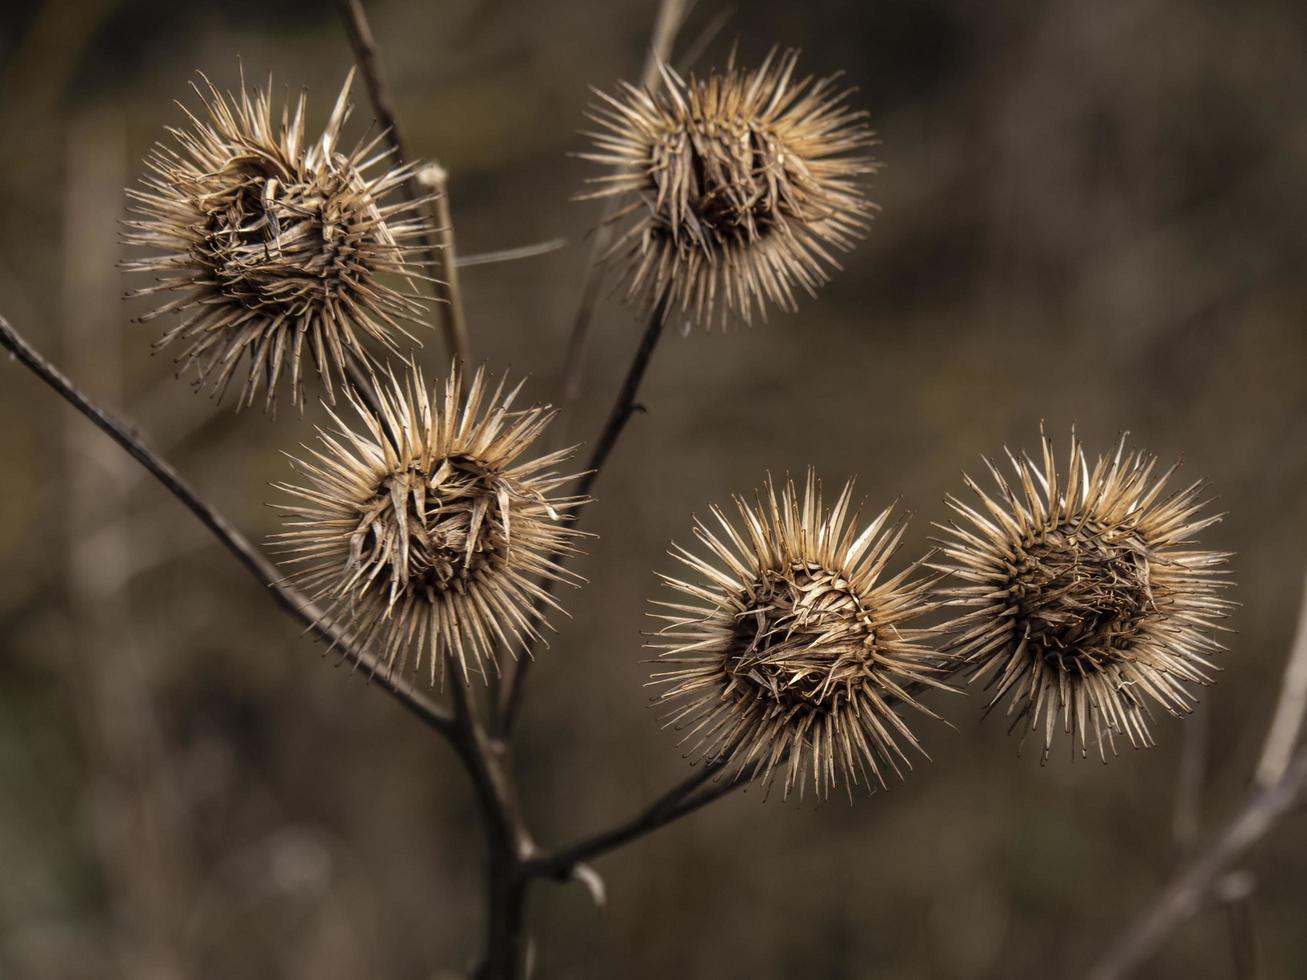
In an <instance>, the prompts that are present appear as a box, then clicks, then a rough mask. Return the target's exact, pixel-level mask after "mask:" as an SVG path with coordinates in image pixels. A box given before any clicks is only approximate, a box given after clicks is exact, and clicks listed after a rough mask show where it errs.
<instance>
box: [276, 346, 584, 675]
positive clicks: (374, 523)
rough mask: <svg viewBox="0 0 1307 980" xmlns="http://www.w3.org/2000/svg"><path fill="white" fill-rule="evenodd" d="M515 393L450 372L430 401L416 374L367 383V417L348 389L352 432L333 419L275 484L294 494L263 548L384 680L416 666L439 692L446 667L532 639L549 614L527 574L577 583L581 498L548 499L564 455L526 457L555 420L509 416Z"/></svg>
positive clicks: (540, 410)
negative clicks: (291, 475) (289, 476)
mask: <svg viewBox="0 0 1307 980" xmlns="http://www.w3.org/2000/svg"><path fill="white" fill-rule="evenodd" d="M520 387H521V385H518V387H517V388H514V389H513V390H511V391H508V392H505V389H504V383H503V382H502V381H500V382H499V383H498V384H497V385H495V386H494V387H493V390H492V388H491V385H490V383H489V382H487V381H486V378H485V375H484V373H483V372H481V371H478V372H477V373H476V374H475V375H474V376H473V378H472V383H471V385H470V386H469V387H468V388H467V391H466V393H465V392H464V384H463V380H462V378H461V377H459V375H458V374H457V373H455V374H452V375H451V376H450V378H449V380H448V381H447V382H445V384H444V386H443V392H442V390H441V387H440V386H439V385H436V386H434V387H433V388H432V389H431V392H430V395H428V393H427V389H426V386H425V382H424V381H423V378H422V375H421V373H420V372H419V371H418V370H417V369H416V368H412V369H410V371H409V372H408V373H407V375H406V376H405V377H404V378H403V379H402V380H398V379H396V378H395V376H394V375H391V376H390V377H389V379H388V381H384V382H382V383H380V384H378V385H377V402H378V410H377V411H373V410H372V409H370V408H368V407H367V406H366V405H365V404H363V402H362V401H361V400H359V399H358V397H357V396H356V395H355V394H354V393H353V390H352V389H350V388H346V393H347V396H348V398H349V399H350V401H351V403H352V404H353V406H354V409H355V410H356V411H357V413H358V415H359V417H360V418H361V419H362V422H363V430H362V431H361V432H356V431H354V430H352V429H350V428H349V427H348V426H346V425H345V424H344V423H343V422H341V420H340V419H339V418H338V417H337V416H335V413H334V412H333V413H332V415H333V418H335V420H336V422H337V425H338V428H337V429H336V430H335V431H332V432H325V431H322V430H321V429H320V430H319V432H318V438H319V442H320V443H321V445H320V448H318V449H316V450H310V453H311V455H310V456H308V457H305V458H304V459H303V460H298V459H295V460H293V463H294V465H295V467H296V468H297V469H298V470H300V471H301V473H302V474H303V477H304V480H305V482H304V483H303V484H297V485H289V484H278V488H279V489H281V490H284V491H286V492H287V493H289V494H291V495H292V496H293V497H295V498H296V500H295V502H294V503H293V504H291V505H289V506H284V507H282V508H281V509H282V510H283V511H284V512H285V514H286V518H285V523H286V527H287V528H288V530H286V531H285V532H284V533H281V534H278V535H276V536H274V539H273V540H274V542H275V544H276V545H277V546H279V548H280V550H281V551H282V552H283V553H284V555H285V558H284V564H286V565H288V566H290V567H291V568H292V569H293V570H294V571H293V573H292V575H291V580H292V581H295V582H297V583H298V584H299V585H301V586H303V587H304V588H305V590H306V591H308V592H309V594H310V595H311V596H312V597H313V599H314V601H315V602H320V603H322V604H323V606H324V618H329V619H331V620H332V621H333V622H334V624H335V625H336V626H337V627H338V628H339V629H340V630H341V631H342V632H343V634H344V635H345V637H346V638H347V639H349V640H350V641H351V642H352V643H354V644H355V645H359V646H362V647H364V648H366V649H370V650H372V651H373V652H374V653H375V654H376V655H377V657H378V658H379V660H380V662H381V663H382V664H384V665H385V669H387V670H390V671H392V672H398V671H403V670H405V669H408V668H411V669H412V670H414V671H417V670H419V669H420V668H422V667H423V665H424V664H425V667H426V670H427V672H428V673H429V675H430V678H431V682H432V683H433V684H435V683H436V680H437V676H438V675H439V676H442V677H443V673H444V665H445V661H446V659H447V658H449V657H452V658H453V660H454V662H455V664H456V667H457V669H458V670H459V672H460V673H462V674H463V675H464V677H466V676H467V675H468V674H469V672H473V671H477V672H482V673H484V668H483V663H484V662H486V661H489V662H490V663H491V664H492V665H494V664H495V656H494V651H495V647H496V645H497V644H498V645H502V646H503V647H505V648H507V649H509V650H515V649H516V648H519V647H524V646H525V645H526V643H527V641H528V640H531V639H538V638H539V629H538V627H539V626H541V625H543V624H544V616H543V613H542V612H541V611H540V607H541V606H542V605H548V606H550V607H552V608H554V609H559V610H560V611H561V607H559V606H558V604H557V603H556V602H555V601H554V600H553V599H552V598H551V597H550V596H549V595H548V594H546V593H545V591H544V590H543V589H541V588H540V587H539V586H538V585H537V580H538V579H540V578H544V579H555V580H560V581H576V579H575V576H572V575H570V574H569V573H567V572H565V571H564V570H563V569H562V567H561V566H560V563H559V559H560V557H561V556H564V555H568V554H571V553H574V552H575V550H576V548H575V541H576V538H577V537H578V536H579V532H577V531H575V530H572V529H570V528H568V527H567V526H566V522H567V521H569V520H570V517H569V513H568V512H569V511H571V510H573V509H574V508H576V507H577V506H579V505H580V504H582V503H584V499H583V498H579V497H560V496H554V495H553V493H554V491H555V490H557V489H558V488H559V487H561V486H563V485H564V484H566V483H567V482H568V481H569V480H571V479H572V477H570V476H560V475H558V473H556V472H555V471H554V470H553V467H554V466H555V465H556V464H558V463H560V462H562V461H564V460H566V459H567V458H569V457H570V456H571V454H572V450H571V449H563V450H559V451H557V452H553V453H549V454H547V455H544V456H538V457H534V458H531V457H526V458H524V457H525V454H526V453H527V451H528V450H529V448H530V446H531V444H532V443H533V442H534V441H535V440H536V438H537V437H538V436H539V435H540V433H541V432H542V431H543V429H544V428H545V426H546V425H547V424H548V423H549V420H550V419H551V418H552V417H553V414H554V413H553V412H551V411H549V410H548V409H547V408H545V407H533V408H528V409H522V410H515V409H513V408H512V404H513V401H514V399H515V397H516V396H517V393H518V390H519V389H520Z"/></svg>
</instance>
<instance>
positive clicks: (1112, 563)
mask: <svg viewBox="0 0 1307 980" xmlns="http://www.w3.org/2000/svg"><path fill="white" fill-rule="evenodd" d="M1008 592H1009V595H1010V597H1011V599H1012V602H1013V604H1014V605H1015V607H1016V616H1015V628H1016V632H1017V637H1018V639H1020V637H1022V636H1026V637H1028V639H1027V643H1028V644H1029V648H1030V651H1031V653H1032V654H1033V655H1035V656H1042V657H1044V658H1045V659H1046V660H1047V661H1049V662H1050V663H1056V664H1061V665H1063V666H1073V667H1075V668H1076V669H1079V670H1085V669H1094V668H1096V667H1098V666H1099V665H1100V664H1102V663H1104V662H1109V661H1112V660H1115V659H1118V658H1119V655H1120V653H1121V651H1123V650H1125V649H1126V648H1127V647H1128V646H1129V644H1130V643H1131V641H1132V640H1133V639H1134V637H1135V636H1136V635H1137V634H1138V632H1139V628H1140V624H1141V623H1142V621H1143V619H1144V617H1145V615H1146V614H1147V613H1148V611H1149V610H1150V609H1152V608H1153V595H1152V590H1151V587H1150V583H1149V564H1148V557H1147V554H1146V553H1145V551H1144V550H1143V547H1142V545H1141V544H1140V543H1139V542H1138V541H1137V540H1135V539H1133V538H1132V537H1121V538H1119V539H1116V540H1113V539H1112V538H1111V537H1110V536H1109V535H1108V534H1107V533H1106V532H1105V531H1103V530H1102V529H1099V528H1095V527H1093V526H1092V525H1086V526H1083V527H1075V526H1071V525H1062V526H1060V527H1058V528H1055V529H1053V530H1052V531H1049V532H1046V533H1045V534H1044V535H1043V536H1042V537H1041V538H1040V540H1038V541H1036V542H1035V543H1034V544H1032V545H1031V546H1030V547H1028V548H1027V549H1025V551H1024V553H1023V554H1022V555H1021V556H1020V558H1019V559H1018V561H1017V563H1016V565H1015V570H1014V572H1013V573H1012V575H1011V578H1010V582H1009V587H1008Z"/></svg>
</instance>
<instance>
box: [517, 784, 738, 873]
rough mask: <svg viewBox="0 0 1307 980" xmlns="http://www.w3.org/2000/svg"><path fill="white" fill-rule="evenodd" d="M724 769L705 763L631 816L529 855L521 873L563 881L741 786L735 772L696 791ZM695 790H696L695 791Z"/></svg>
mask: <svg viewBox="0 0 1307 980" xmlns="http://www.w3.org/2000/svg"><path fill="white" fill-rule="evenodd" d="M724 768H725V764H724V763H720V762H716V763H705V764H704V765H703V768H702V769H701V770H699V771H698V772H696V773H695V774H694V775H693V776H691V777H690V778H689V779H687V780H685V781H684V782H682V783H681V784H679V785H678V786H676V787H674V788H673V789H672V790H671V791H669V792H667V793H665V794H663V795H662V796H660V797H659V798H658V799H657V800H655V801H654V802H653V803H651V804H650V805H649V806H647V807H645V808H644V809H643V810H641V811H640V812H639V813H637V814H636V815H635V816H634V817H632V818H631V819H629V820H627V821H625V822H623V823H620V824H618V825H617V826H616V827H612V828H611V829H609V830H604V831H601V832H599V833H597V834H593V835H591V836H589V837H586V838H584V839H582V840H579V841H577V842H576V843H575V844H571V845H569V846H567V847H563V848H559V849H558V850H556V851H552V852H550V853H548V854H542V855H540V856H539V857H536V858H533V859H532V860H530V861H528V862H526V865H525V867H524V868H523V871H524V873H525V874H526V875H527V876H529V877H540V878H554V879H557V880H560V881H565V880H567V879H568V878H570V877H572V875H573V872H574V871H575V870H576V868H577V867H578V866H579V865H581V864H583V863H584V862H586V861H589V860H592V859H593V858H596V857H599V856H600V855H602V854H607V853H608V852H609V851H612V850H615V849H617V848H619V847H621V846H623V845H624V844H629V843H630V842H631V841H633V840H636V839H638V838H640V837H644V836H645V835H646V834H651V833H653V832H654V831H655V830H658V829H659V828H661V827H665V826H667V824H669V823H672V822H673V821H675V820H679V819H680V818H681V817H684V816H686V815H687V814H690V813H693V812H695V811H696V810H698V809H700V808H701V807H704V806H707V805H708V804H709V803H712V802H713V801H714V800H719V799H721V798H722V797H723V796H726V795H727V794H728V793H731V792H733V791H735V790H736V789H738V788H739V787H740V786H742V785H744V781H743V780H741V779H740V778H739V776H738V774H734V775H732V776H731V777H728V778H725V779H723V780H722V781H721V782H720V783H717V784H716V785H714V786H709V787H708V788H707V789H703V790H700V787H701V786H703V784H704V783H706V782H708V781H709V780H710V779H712V778H713V777H714V776H717V775H719V774H720V773H721V771H722V770H723V769H724ZM696 790H699V792H695V791H696Z"/></svg>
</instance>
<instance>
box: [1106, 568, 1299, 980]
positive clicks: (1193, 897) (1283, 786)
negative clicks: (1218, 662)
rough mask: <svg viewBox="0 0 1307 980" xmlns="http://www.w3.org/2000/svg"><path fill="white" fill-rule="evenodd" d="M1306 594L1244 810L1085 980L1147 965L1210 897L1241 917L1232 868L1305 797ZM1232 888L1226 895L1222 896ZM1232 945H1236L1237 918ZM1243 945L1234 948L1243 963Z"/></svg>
mask: <svg viewBox="0 0 1307 980" xmlns="http://www.w3.org/2000/svg"><path fill="white" fill-rule="evenodd" d="M1305 665H1307V591H1305V592H1304V595H1303V601H1302V608H1301V610H1300V612H1299V615H1298V627H1297V631H1296V633H1295V636H1294V640H1293V645H1292V647H1291V648H1290V650H1289V656H1288V659H1287V662H1286V664H1285V669H1284V681H1283V683H1282V684H1281V687H1280V696H1279V701H1278V704H1277V705H1276V710H1275V716H1274V719H1273V720H1272V722H1271V728H1270V731H1269V733H1268V735H1267V738H1266V743H1265V746H1264V748H1263V750H1262V756H1261V760H1260V761H1259V762H1258V765H1257V772H1256V777H1255V781H1254V789H1253V791H1252V792H1251V794H1250V795H1249V797H1248V798H1247V800H1246V801H1245V802H1244V805H1243V807H1242V808H1241V809H1240V810H1239V812H1238V813H1236V814H1235V815H1234V817H1233V818H1231V820H1230V821H1229V822H1228V823H1227V824H1226V825H1225V827H1224V829H1223V830H1222V831H1221V832H1220V834H1218V835H1217V837H1216V838H1215V840H1213V841H1212V842H1211V843H1210V844H1209V845H1207V847H1206V848H1203V849H1198V850H1197V851H1195V853H1194V855H1193V857H1192V859H1190V860H1189V861H1187V862H1186V863H1184V864H1182V865H1181V867H1180V868H1179V869H1178V870H1177V871H1176V873H1175V874H1174V875H1173V876H1172V878H1171V880H1170V882H1169V883H1168V884H1167V885H1166V886H1165V887H1164V888H1163V889H1162V892H1161V894H1160V895H1158V897H1157V898H1156V899H1155V900H1154V901H1153V904H1152V905H1151V907H1150V908H1149V909H1147V910H1146V911H1145V912H1144V913H1143V914H1142V915H1140V916H1139V917H1138V918H1136V919H1135V920H1134V922H1133V923H1132V924H1131V925H1130V927H1129V928H1128V929H1127V930H1126V932H1125V933H1124V935H1123V936H1122V937H1121V938H1120V940H1119V941H1118V942H1117V943H1116V944H1115V945H1113V946H1112V947H1110V948H1109V949H1108V951H1107V953H1106V955H1104V957H1103V958H1102V959H1101V960H1100V961H1099V962H1098V964H1097V965H1096V966H1095V967H1094V969H1093V970H1092V971H1091V972H1090V974H1089V976H1090V980H1123V978H1125V977H1129V976H1132V975H1133V974H1134V973H1135V972H1136V971H1137V970H1138V969H1139V968H1140V967H1142V966H1143V965H1144V963H1145V962H1147V960H1148V958H1149V957H1151V956H1152V955H1153V954H1154V953H1156V952H1157V950H1158V949H1159V948H1160V947H1161V945H1162V944H1163V943H1164V942H1165V941H1166V938H1167V936H1169V935H1170V934H1171V932H1172V931H1174V930H1175V929H1176V927H1178V926H1179V925H1181V924H1182V923H1184V922H1185V921H1186V920H1188V919H1189V918H1191V917H1192V916H1194V915H1196V914H1197V913H1198V912H1199V911H1201V910H1202V908H1203V906H1204V904H1205V903H1207V902H1208V901H1209V900H1211V899H1212V898H1213V897H1217V898H1222V899H1223V900H1224V901H1226V903H1227V904H1228V905H1230V906H1231V907H1232V909H1231V910H1232V913H1233V914H1236V915H1241V914H1244V913H1245V912H1246V908H1237V907H1236V906H1246V903H1247V898H1248V892H1249V890H1250V887H1251V886H1250V885H1241V884H1240V879H1241V878H1244V877H1246V876H1243V875H1240V874H1239V873H1238V871H1237V867H1236V866H1237V865H1238V863H1239V862H1240V861H1241V860H1242V859H1243V857H1244V855H1245V854H1247V852H1248V851H1249V850H1250V849H1251V848H1252V847H1253V846H1254V845H1255V844H1256V843H1257V842H1258V841H1260V840H1261V839H1262V838H1263V837H1265V836H1266V834H1267V833H1269V832H1270V830H1271V829H1272V828H1273V827H1274V826H1275V824H1276V823H1277V822H1279V820H1280V819H1281V818H1282V817H1284V816H1285V815H1286V814H1287V813H1289V812H1290V811H1291V810H1293V809H1294V808H1295V807H1296V806H1298V805H1299V804H1300V803H1301V802H1302V799H1303V796H1304V794H1307V746H1299V747H1298V748H1297V750H1296V751H1295V744H1296V743H1297V741H1298V736H1299V734H1300V733H1301V729H1302V723H1303V715H1304V712H1305V711H1307V690H1304V686H1305V685H1307V666H1305ZM1225 893H1229V894H1225ZM1235 928H1236V933H1235V940H1236V943H1239V942H1241V939H1240V933H1239V929H1240V928H1241V926H1240V924H1239V923H1235ZM1246 952H1247V950H1242V949H1240V948H1236V950H1235V955H1236V958H1237V959H1240V961H1241V962H1242V961H1243V960H1244V959H1246V956H1244V954H1245V953H1246Z"/></svg>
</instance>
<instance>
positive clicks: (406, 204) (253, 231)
mask: <svg viewBox="0 0 1307 980" xmlns="http://www.w3.org/2000/svg"><path fill="white" fill-rule="evenodd" d="M201 79H202V81H203V84H202V85H195V86H193V88H194V90H195V93H196V94H197V95H198V96H199V98H200V100H201V102H202V105H203V110H202V112H200V113H199V114H198V115H197V114H193V113H191V112H190V111H189V110H184V111H186V114H187V117H188V122H189V125H188V126H187V127H184V128H170V129H169V134H170V136H171V137H172V145H165V144H162V143H161V144H157V145H156V146H155V148H154V149H153V151H152V152H151V154H150V156H149V157H148V159H147V161H146V165H147V167H148V170H149V172H148V174H147V175H146V176H145V177H144V178H143V179H142V181H141V184H140V186H139V187H138V188H136V189H134V190H129V191H128V194H129V196H130V197H131V199H132V201H133V203H134V207H133V211H132V217H131V219H130V220H128V221H127V222H126V225H127V232H126V235H125V242H126V243H127V244H128V245H131V246H136V247H140V248H144V249H148V250H149V251H150V252H151V253H152V254H150V255H149V256H147V257H144V258H141V259H137V260H134V261H131V262H129V263H127V268H128V269H129V270H131V271H134V272H140V273H149V274H152V275H154V277H155V281H154V283H153V284H152V285H150V286H147V287H144V288H141V289H138V290H136V291H135V293H133V294H132V295H150V296H159V297H163V298H164V299H165V302H164V303H163V305H161V306H159V307H158V308H157V309H155V310H154V311H152V312H150V313H148V314H146V315H145V316H143V317H142V318H141V319H142V320H143V321H149V320H153V319H155V318H156V317H161V316H172V315H176V316H178V317H180V322H178V323H177V324H175V325H173V326H172V327H171V328H170V329H169V330H168V331H167V332H166V333H165V334H164V335H163V337H162V338H161V339H160V340H159V341H158V343H157V346H159V347H163V346H170V345H180V346H181V353H180V355H179V356H178V358H177V361H178V365H179V371H181V372H185V371H191V372H193V373H194V376H195V384H196V387H197V388H198V387H203V386H206V385H207V386H210V387H211V388H212V389H213V390H214V391H215V393H216V394H217V395H218V396H219V397H221V395H222V393H223V392H224V391H225V390H226V389H227V387H228V385H229V384H230V383H231V382H232V381H233V380H239V382H240V395H239V398H238V399H237V406H238V407H241V406H246V405H251V404H253V403H254V400H255V398H256V397H257V396H258V395H259V393H260V390H261V389H265V394H264V399H263V403H264V407H265V408H266V409H268V410H271V409H272V408H274V407H275V401H276V395H277V390H278V387H279V385H280V384H281V383H283V382H284V383H285V384H286V386H287V387H289V389H290V394H291V402H292V404H299V405H301V406H302V404H303V398H304V391H303V388H304V380H305V377H306V375H308V374H310V373H316V374H317V375H318V377H319V378H320V380H321V382H322V385H323V388H324V391H325V394H326V396H327V398H328V400H329V401H334V385H333V378H334V379H336V380H340V381H343V380H344V378H345V375H346V370H347V367H348V365H349V364H350V362H351V361H353V362H356V363H357V364H360V365H368V364H371V363H374V362H376V360H377V357H378V354H379V353H380V352H382V351H385V350H392V351H397V350H399V349H400V347H399V339H400V338H401V337H402V338H405V339H407V340H408V341H410V342H412V343H418V341H417V338H416V337H415V336H414V335H413V334H412V333H410V330H409V327H410V326H411V325H413V324H416V323H418V322H419V321H418V314H420V313H421V312H422V309H423V307H422V304H421V302H420V301H419V296H418V293H417V291H416V285H415V282H416V281H417V280H421V279H425V278H428V277H427V275H426V273H425V271H424V269H425V263H424V262H423V261H420V260H418V259H416V258H414V257H413V256H414V253H415V251H416V245H417V242H418V241H420V240H421V239H422V238H423V237H424V236H425V235H426V233H427V231H428V222H427V220H426V218H425V217H424V214H425V212H424V211H423V210H422V208H421V207H419V205H418V204H417V203H416V202H413V201H410V200H408V199H406V198H403V197H402V196H400V197H399V198H398V199H396V192H397V191H398V190H399V188H400V187H401V185H402V184H403V183H404V182H405V180H407V178H408V177H409V175H410V173H411V172H412V167H411V166H398V167H396V166H391V165H390V164H388V162H387V161H388V159H389V156H390V154H388V153H386V152H385V151H383V150H381V149H379V145H380V144H379V139H380V137H379V136H377V135H376V134H373V135H372V136H371V137H369V138H367V139H364V140H362V141H360V142H359V143H358V144H357V145H355V146H354V147H353V148H352V149H348V150H344V149H342V148H341V145H340V141H341V130H342V128H343V126H344V124H345V121H346V119H347V117H348V115H349V109H350V104H349V100H348V97H349V90H350V84H351V81H352V79H353V73H352V72H351V73H350V76H349V78H347V79H346V80H345V84H344V87H343V88H342V89H341V91H340V95H339V97H338V98H337V100H336V104H335V108H334V109H333V111H332V113H331V116H330V119H329V121H328V123H327V126H326V128H325V130H324V131H323V133H322V134H321V136H319V137H318V138H317V139H314V140H310V139H309V137H308V133H307V129H306V122H305V113H306V101H307V100H306V97H305V95H304V93H302V92H301V93H300V95H299V96H298V98H296V99H295V101H294V103H293V108H292V105H291V104H290V103H287V104H286V105H285V106H284V107H283V108H282V109H281V111H280V112H279V113H274V109H273V104H272V98H271V95H270V93H269V92H268V91H266V90H262V89H259V90H255V91H253V92H250V91H249V90H247V89H246V88H244V87H243V86H242V89H241V91H240V92H239V93H238V94H236V95H223V94H222V93H220V92H219V91H218V90H217V89H216V88H214V87H213V85H212V84H210V83H209V82H208V80H207V79H204V78H203V76H201Z"/></svg>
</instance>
